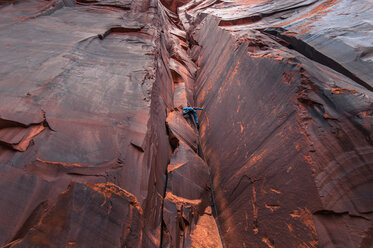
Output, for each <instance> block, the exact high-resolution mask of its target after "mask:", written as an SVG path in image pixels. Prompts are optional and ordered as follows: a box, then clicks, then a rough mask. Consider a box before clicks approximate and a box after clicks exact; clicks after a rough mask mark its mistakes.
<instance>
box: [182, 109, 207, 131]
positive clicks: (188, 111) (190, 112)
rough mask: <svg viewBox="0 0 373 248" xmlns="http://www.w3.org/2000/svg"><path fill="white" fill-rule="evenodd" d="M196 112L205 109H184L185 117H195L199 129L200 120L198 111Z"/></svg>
mask: <svg viewBox="0 0 373 248" xmlns="http://www.w3.org/2000/svg"><path fill="white" fill-rule="evenodd" d="M196 110H203V108H198V107H186V108H183V115H184V117H185V116H186V115H190V116H193V117H194V120H195V122H196V124H197V128H199V124H198V118H197V111H196Z"/></svg>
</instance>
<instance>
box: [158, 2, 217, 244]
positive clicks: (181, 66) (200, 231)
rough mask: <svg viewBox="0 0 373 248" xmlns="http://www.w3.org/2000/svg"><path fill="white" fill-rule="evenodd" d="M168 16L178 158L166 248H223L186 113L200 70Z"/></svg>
mask: <svg viewBox="0 0 373 248" xmlns="http://www.w3.org/2000/svg"><path fill="white" fill-rule="evenodd" d="M162 7H163V6H162ZM163 11H164V12H163V14H164V15H163V16H162V18H164V19H163V20H164V22H165V24H166V25H165V26H166V28H165V29H164V33H165V35H166V36H167V37H168V42H169V46H168V52H169V54H170V60H169V66H170V70H171V74H172V80H173V95H174V97H173V104H174V106H175V108H174V109H172V110H171V112H169V113H168V115H167V119H166V126H167V130H168V135H169V142H170V146H171V148H172V156H171V158H170V163H169V165H168V167H167V171H166V180H167V181H166V184H165V186H166V187H165V192H164V200H163V205H162V229H161V231H162V237H161V244H160V247H223V245H222V243H221V238H220V234H219V228H218V226H217V225H216V222H215V219H214V216H216V214H215V211H216V209H215V208H214V206H215V205H214V202H213V200H214V198H213V196H212V188H211V175H210V172H209V168H208V166H207V164H206V163H205V161H204V160H203V156H201V154H202V151H201V147H200V138H199V133H198V130H197V129H196V124H195V122H194V121H193V120H192V119H190V118H187V119H185V118H184V116H183V114H182V108H183V107H187V106H193V105H194V98H195V97H194V87H195V85H194V80H195V75H196V73H197V69H196V68H197V67H196V65H195V64H194V62H193V61H192V59H191V57H190V54H188V53H189V52H190V51H188V50H189V49H190V47H191V45H190V44H189V35H190V34H189V33H187V32H186V31H185V29H184V28H183V25H182V23H181V22H180V19H179V17H178V16H177V15H176V14H174V13H173V12H171V11H170V10H168V9H166V8H164V7H163ZM211 206H213V211H212V210H211Z"/></svg>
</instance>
